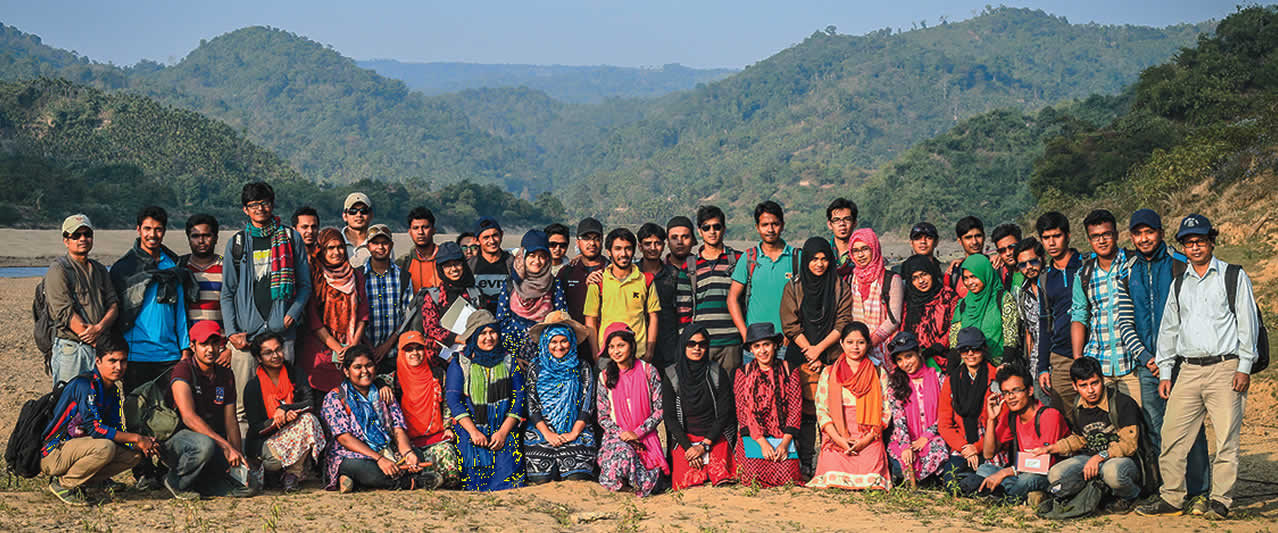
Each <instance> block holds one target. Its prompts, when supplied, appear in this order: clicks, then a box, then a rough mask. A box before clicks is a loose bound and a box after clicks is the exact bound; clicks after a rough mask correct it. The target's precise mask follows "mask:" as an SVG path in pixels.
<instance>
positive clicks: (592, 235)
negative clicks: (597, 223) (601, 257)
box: [577, 233, 603, 242]
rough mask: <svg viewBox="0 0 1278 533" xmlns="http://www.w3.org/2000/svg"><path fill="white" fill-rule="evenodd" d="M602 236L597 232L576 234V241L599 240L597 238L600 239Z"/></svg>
mask: <svg viewBox="0 0 1278 533" xmlns="http://www.w3.org/2000/svg"><path fill="white" fill-rule="evenodd" d="M602 238H603V237H602V236H600V235H599V234H598V233H587V234H585V235H578V236H577V240H578V241H588V242H599V239H602Z"/></svg>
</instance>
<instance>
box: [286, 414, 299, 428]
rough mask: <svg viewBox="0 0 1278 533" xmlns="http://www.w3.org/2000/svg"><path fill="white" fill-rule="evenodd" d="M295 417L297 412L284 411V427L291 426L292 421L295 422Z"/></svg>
mask: <svg viewBox="0 0 1278 533" xmlns="http://www.w3.org/2000/svg"><path fill="white" fill-rule="evenodd" d="M297 417H298V414H297V411H284V425H286V426H287V425H289V424H292V423H293V421H294V420H297Z"/></svg>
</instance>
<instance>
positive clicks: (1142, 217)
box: [1127, 209, 1163, 230]
mask: <svg viewBox="0 0 1278 533" xmlns="http://www.w3.org/2000/svg"><path fill="white" fill-rule="evenodd" d="M1140 226H1149V227H1151V228H1153V229H1163V219H1162V218H1161V217H1159V216H1158V213H1155V212H1154V210H1153V209H1137V210H1136V212H1135V213H1132V220H1131V223H1130V224H1128V225H1127V229H1129V230H1134V229H1136V228H1137V227H1140Z"/></svg>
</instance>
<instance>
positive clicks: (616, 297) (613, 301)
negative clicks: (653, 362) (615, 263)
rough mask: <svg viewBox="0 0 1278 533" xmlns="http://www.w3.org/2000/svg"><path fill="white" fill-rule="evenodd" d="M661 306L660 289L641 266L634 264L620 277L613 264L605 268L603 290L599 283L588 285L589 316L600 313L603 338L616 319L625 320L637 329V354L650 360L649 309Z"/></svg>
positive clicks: (631, 327) (659, 308) (632, 327)
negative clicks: (615, 274) (651, 281)
mask: <svg viewBox="0 0 1278 533" xmlns="http://www.w3.org/2000/svg"><path fill="white" fill-rule="evenodd" d="M660 310H661V300H660V299H659V298H657V289H656V288H655V287H653V286H651V285H648V284H647V282H646V281H645V280H644V275H643V273H642V272H640V271H639V268H638V267H635V266H634V265H631V266H630V274H629V275H627V276H626V277H625V278H624V279H617V278H616V277H615V276H613V274H612V267H607V268H605V269H604V273H603V286H602V290H601V288H600V286H599V285H593V284H592V285H590V286H589V287H586V305H585V309H584V310H583V313H582V314H584V315H585V316H593V317H599V342H600V343H601V346H600V348H601V349H605V350H606V349H607V346H604V345H602V343H603V342H604V341H605V339H604V331H605V330H607V329H608V325H609V324H611V323H613V322H624V323H626V325H628V326H630V329H632V330H634V332H635V356H636V357H638V358H640V359H644V360H647V359H648V357H647V355H646V353H645V352H646V351H647V349H648V313H656V312H658V311H660Z"/></svg>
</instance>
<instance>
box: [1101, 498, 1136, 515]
mask: <svg viewBox="0 0 1278 533" xmlns="http://www.w3.org/2000/svg"><path fill="white" fill-rule="evenodd" d="M1131 511H1132V501H1131V500H1124V499H1122V498H1115V499H1113V500H1110V502H1109V503H1107V504H1105V512H1107V513H1111V514H1127V513H1130V512H1131Z"/></svg>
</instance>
